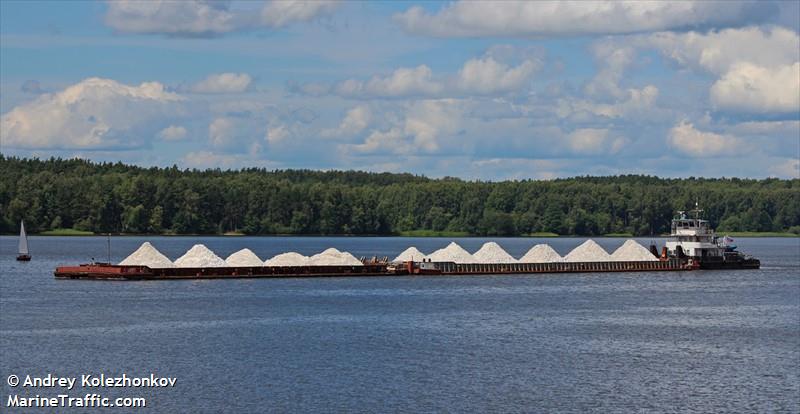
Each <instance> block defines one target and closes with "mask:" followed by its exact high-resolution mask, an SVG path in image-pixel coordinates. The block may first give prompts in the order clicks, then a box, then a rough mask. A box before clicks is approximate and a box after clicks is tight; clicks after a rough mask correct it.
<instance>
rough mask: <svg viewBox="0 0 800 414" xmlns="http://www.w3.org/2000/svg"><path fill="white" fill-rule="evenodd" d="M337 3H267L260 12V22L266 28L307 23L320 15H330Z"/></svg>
mask: <svg viewBox="0 0 800 414" xmlns="http://www.w3.org/2000/svg"><path fill="white" fill-rule="evenodd" d="M337 3H338V2H337V1H327V0H313V1H286V0H278V1H272V2H269V3H267V4H266V5H265V6H264V8H263V9H262V11H261V21H262V23H263V24H264V25H266V26H267V27H283V26H286V25H289V24H291V23H294V22H307V21H309V20H312V19H314V18H316V17H318V16H320V15H326V14H330V13H332V12H333V11H334V10H335V9H336V7H337V6H338V4H337Z"/></svg>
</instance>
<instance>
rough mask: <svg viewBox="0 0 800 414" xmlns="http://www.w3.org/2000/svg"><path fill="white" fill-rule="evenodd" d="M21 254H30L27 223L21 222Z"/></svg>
mask: <svg viewBox="0 0 800 414" xmlns="http://www.w3.org/2000/svg"><path fill="white" fill-rule="evenodd" d="M19 254H28V235H27V234H25V223H24V222H22V221H20V222H19Z"/></svg>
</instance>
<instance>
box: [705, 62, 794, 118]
mask: <svg viewBox="0 0 800 414" xmlns="http://www.w3.org/2000/svg"><path fill="white" fill-rule="evenodd" d="M711 102H712V103H714V105H716V106H717V107H719V108H722V109H729V110H739V111H743V112H755V113H768V112H798V111H800V62H795V63H794V64H793V65H783V66H778V67H775V68H767V67H762V66H758V65H754V64H751V63H738V64H736V65H734V66H733V67H732V68H731V70H730V71H729V72H727V73H726V74H725V75H723V76H722V78H720V79H719V80H718V81H716V82H714V85H712V86H711Z"/></svg>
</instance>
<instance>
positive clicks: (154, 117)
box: [0, 78, 183, 149]
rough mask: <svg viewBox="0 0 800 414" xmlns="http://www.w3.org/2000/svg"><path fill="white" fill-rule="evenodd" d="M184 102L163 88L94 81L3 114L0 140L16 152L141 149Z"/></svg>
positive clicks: (74, 86)
mask: <svg viewBox="0 0 800 414" xmlns="http://www.w3.org/2000/svg"><path fill="white" fill-rule="evenodd" d="M181 100H183V98H182V97H181V96H179V95H177V94H175V93H171V92H168V91H166V90H165V88H164V86H163V85H162V84H160V83H158V82H145V83H142V84H141V85H139V86H129V85H125V84H121V83H119V82H116V81H114V80H111V79H101V78H89V79H86V80H83V81H81V82H79V83H77V84H75V85H72V86H70V87H68V88H66V89H64V90H63V91H61V92H58V93H54V94H44V95H41V96H40V97H38V98H37V99H36V100H34V101H33V102H30V103H27V104H24V105H20V106H18V107H16V108H14V109H12V110H11V111H9V112H8V113H6V114H3V116H2V122H1V126H2V127H1V128H0V140H1V141H2V142H3V145H4V146H8V147H12V148H82V149H91V148H118V147H119V148H130V147H136V146H140V145H143V144H144V143H145V142H144V141H143V139H144V138H145V137H153V136H154V135H155V134H156V132H158V131H159V130H160V129H161V128H163V127H164V124H165V123H166V120H167V118H168V117H169V116H170V115H175V113H176V112H177V111H176V107H175V104H176V103H177V102H179V101H181Z"/></svg>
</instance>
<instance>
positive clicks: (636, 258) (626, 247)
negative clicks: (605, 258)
mask: <svg viewBox="0 0 800 414" xmlns="http://www.w3.org/2000/svg"><path fill="white" fill-rule="evenodd" d="M611 260H614V261H617V262H657V261H658V258H657V257H655V256H654V255H653V253H651V252H650V250H647V248H646V247H644V246H642V245H641V244H639V243H637V242H636V240H627V241H626V242H625V243H623V244H622V246H620V247H619V249H617V250H616V251H614V253H612V254H611Z"/></svg>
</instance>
